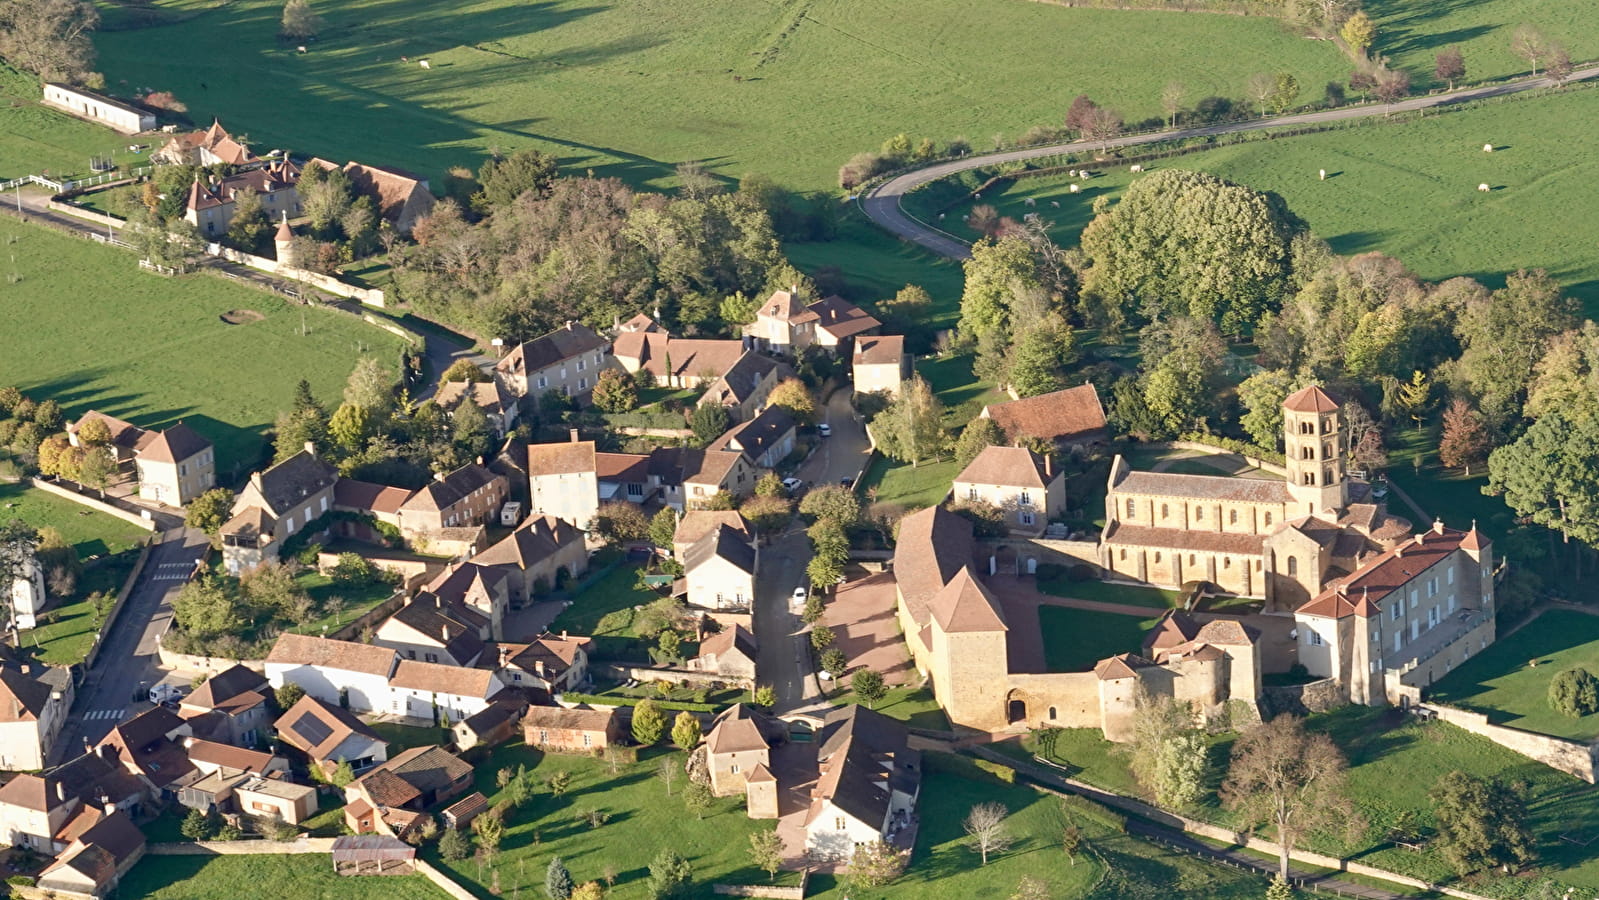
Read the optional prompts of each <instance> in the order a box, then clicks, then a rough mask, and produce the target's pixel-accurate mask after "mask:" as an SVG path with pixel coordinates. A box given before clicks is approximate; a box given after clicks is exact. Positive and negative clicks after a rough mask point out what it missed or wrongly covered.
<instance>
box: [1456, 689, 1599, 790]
mask: <svg viewBox="0 0 1599 900" xmlns="http://www.w3.org/2000/svg"><path fill="white" fill-rule="evenodd" d="M1425 708H1427V709H1430V710H1433V711H1434V712H1436V713H1437V714H1438V718H1440V719H1442V720H1443V721H1445V722H1448V723H1449V724H1451V725H1454V726H1456V727H1458V728H1461V729H1463V730H1465V731H1469V732H1471V733H1472V734H1480V735H1482V736H1483V737H1485V738H1487V739H1488V740H1490V741H1493V742H1494V743H1496V744H1498V745H1499V746H1501V747H1504V748H1506V749H1509V750H1514V751H1516V752H1517V753H1520V754H1521V755H1522V756H1525V757H1527V758H1528V759H1534V760H1537V761H1538V762H1541V763H1543V764H1544V765H1546V766H1549V767H1550V768H1554V769H1559V770H1560V771H1562V772H1565V773H1567V774H1570V775H1575V776H1577V777H1578V778H1581V779H1582V780H1583V781H1586V782H1588V783H1589V784H1594V783H1595V774H1596V770H1599V742H1594V743H1588V744H1584V743H1581V742H1579V741H1568V740H1566V739H1565V738H1557V737H1550V736H1549V735H1547V734H1537V733H1534V732H1531V731H1522V730H1521V729H1519V728H1511V727H1509V726H1506V725H1493V724H1490V723H1489V722H1488V717H1487V716H1486V715H1483V714H1482V713H1478V712H1471V711H1469V710H1464V709H1456V708H1454V707H1452V706H1444V705H1442V704H1439V703H1428V704H1427V705H1426V707H1425Z"/></svg>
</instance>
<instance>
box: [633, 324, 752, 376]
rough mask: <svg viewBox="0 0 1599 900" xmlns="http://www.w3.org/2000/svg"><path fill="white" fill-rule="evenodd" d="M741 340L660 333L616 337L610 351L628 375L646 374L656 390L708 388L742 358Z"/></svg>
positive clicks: (639, 332) (651, 332)
mask: <svg viewBox="0 0 1599 900" xmlns="http://www.w3.org/2000/svg"><path fill="white" fill-rule="evenodd" d="M746 349H747V348H746V347H745V346H744V342H743V341H724V340H712V339H705V338H679V337H673V336H672V335H670V334H667V333H666V332H663V331H637V332H626V333H623V334H619V335H617V337H616V341H615V342H614V343H613V344H612V345H611V352H612V353H613V354H614V355H615V357H616V362H617V363H618V364H619V365H621V367H622V370H623V371H625V372H627V373H628V374H630V375H636V374H638V373H639V372H648V373H649V375H650V377H651V378H653V379H654V380H655V384H657V385H659V386H660V387H668V388H673V389H682V388H696V387H709V386H710V385H712V384H714V383H715V382H716V381H717V380H718V379H720V378H721V377H722V376H723V375H725V374H726V373H727V372H729V371H731V370H732V369H733V367H734V366H735V365H736V364H737V363H738V361H739V360H740V359H741V358H742V357H743V356H744V352H745V350H746Z"/></svg>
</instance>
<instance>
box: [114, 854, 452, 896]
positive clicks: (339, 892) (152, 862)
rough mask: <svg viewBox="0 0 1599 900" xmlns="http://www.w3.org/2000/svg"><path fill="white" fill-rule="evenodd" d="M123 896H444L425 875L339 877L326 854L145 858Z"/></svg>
mask: <svg viewBox="0 0 1599 900" xmlns="http://www.w3.org/2000/svg"><path fill="white" fill-rule="evenodd" d="M117 896H118V897H121V898H123V900H217V898H221V897H242V896H272V897H282V898H285V900H290V898H292V900H444V898H445V897H446V896H447V895H446V894H445V893H444V892H443V891H442V890H440V889H439V888H437V887H435V886H434V885H433V884H432V882H429V881H428V880H426V879H425V878H423V877H422V876H421V875H391V876H384V877H373V876H365V877H359V878H355V877H350V876H347V875H335V874H334V873H333V863H332V861H331V860H330V858H329V856H328V855H327V854H326V853H305V854H297V855H289V856H277V855H270V854H269V855H258V856H146V857H145V858H144V859H142V860H140V861H139V863H138V864H137V865H135V866H134V867H133V868H132V869H130V870H129V871H128V874H127V875H124V876H123V878H122V883H121V884H120V885H119V886H118V887H117Z"/></svg>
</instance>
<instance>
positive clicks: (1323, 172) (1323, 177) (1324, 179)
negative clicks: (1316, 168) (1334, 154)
mask: <svg viewBox="0 0 1599 900" xmlns="http://www.w3.org/2000/svg"><path fill="white" fill-rule="evenodd" d="M1320 174H1321V180H1322V181H1326V180H1327V170H1326V169H1322V170H1321V173H1320Z"/></svg>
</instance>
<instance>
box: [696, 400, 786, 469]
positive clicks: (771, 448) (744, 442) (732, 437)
mask: <svg viewBox="0 0 1599 900" xmlns="http://www.w3.org/2000/svg"><path fill="white" fill-rule="evenodd" d="M795 431H796V425H795V423H794V417H793V416H790V415H789V414H788V412H787V411H786V410H783V409H782V408H780V407H776V406H769V407H767V408H766V409H763V410H761V411H760V412H759V413H757V414H756V416H755V418H753V419H750V420H748V421H746V422H744V423H742V424H739V425H734V426H733V427H732V428H729V429H728V430H727V431H726V432H725V433H723V434H722V435H721V436H720V437H718V438H717V439H716V440H714V441H711V443H710V444H709V445H708V446H707V447H706V448H705V449H706V452H707V453H711V452H715V451H718V450H736V451H738V452H739V453H742V454H744V456H745V458H746V459H748V460H749V463H750V465H751V466H752V467H754V468H759V469H775V468H777V466H778V464H779V463H781V462H782V461H783V460H785V459H787V458H788V456H789V454H791V453H793V452H794V440H795Z"/></svg>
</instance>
